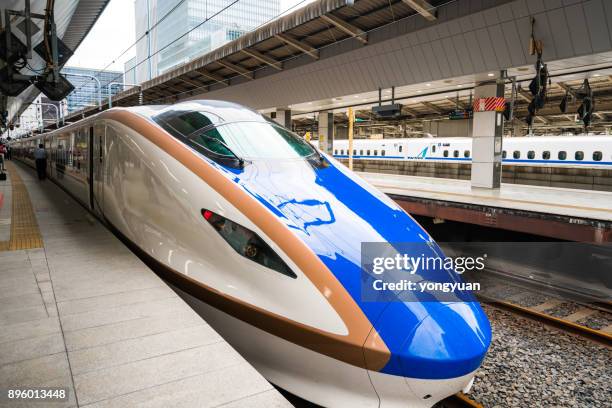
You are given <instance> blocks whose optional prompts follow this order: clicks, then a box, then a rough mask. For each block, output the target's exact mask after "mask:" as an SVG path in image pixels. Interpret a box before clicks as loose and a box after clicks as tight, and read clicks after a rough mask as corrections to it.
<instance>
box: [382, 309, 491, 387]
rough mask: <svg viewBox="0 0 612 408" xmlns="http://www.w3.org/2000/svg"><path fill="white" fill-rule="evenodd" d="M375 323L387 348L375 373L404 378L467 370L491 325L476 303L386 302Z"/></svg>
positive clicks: (481, 351)
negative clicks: (384, 360)
mask: <svg viewBox="0 0 612 408" xmlns="http://www.w3.org/2000/svg"><path fill="white" fill-rule="evenodd" d="M375 327H376V330H377V336H380V339H382V340H383V341H384V342H385V344H386V345H387V346H388V348H389V351H390V352H391V356H390V358H389V360H388V362H387V364H386V366H385V367H383V369H382V370H380V371H381V372H383V373H387V374H393V375H397V376H402V377H408V378H416V379H449V378H456V377H460V376H463V375H466V374H469V373H471V372H473V371H474V370H476V369H477V368H478V367H479V366H480V364H481V362H482V360H483V359H484V356H485V354H486V352H487V349H488V348H489V344H490V342H491V326H490V325H489V321H488V319H487V317H486V315H485V314H484V311H483V310H482V309H481V308H480V305H479V304H478V303H476V302H457V303H446V304H443V303H438V302H408V303H397V302H396V303H390V304H389V306H388V307H387V308H386V309H385V311H384V312H383V314H382V316H381V317H380V318H379V319H378V321H377V322H376V324H375ZM370 340H371V339H370Z"/></svg>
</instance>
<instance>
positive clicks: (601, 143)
mask: <svg viewBox="0 0 612 408" xmlns="http://www.w3.org/2000/svg"><path fill="white" fill-rule="evenodd" d="M333 154H334V157H336V158H347V157H348V140H335V141H334V147H333ZM353 158H355V159H357V160H402V161H404V160H408V161H426V162H432V163H471V161H472V139H471V138H469V137H445V138H444V137H440V138H438V137H436V138H423V137H419V138H408V139H355V140H354V141H353ZM502 162H503V163H504V164H509V165H516V166H535V167H565V168H568V167H569V168H572V167H573V168H594V169H602V168H604V169H605V168H607V169H612V136H610V135H583V136H535V137H508V138H504V140H503V150H502Z"/></svg>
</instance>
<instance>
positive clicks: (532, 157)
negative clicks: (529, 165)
mask: <svg viewBox="0 0 612 408" xmlns="http://www.w3.org/2000/svg"><path fill="white" fill-rule="evenodd" d="M527 158H528V159H530V160H533V159H535V152H534V151H533V150H530V151H528V152H527Z"/></svg>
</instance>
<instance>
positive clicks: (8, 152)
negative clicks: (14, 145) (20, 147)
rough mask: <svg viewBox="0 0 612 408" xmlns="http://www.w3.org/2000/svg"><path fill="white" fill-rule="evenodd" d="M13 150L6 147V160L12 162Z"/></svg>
mask: <svg viewBox="0 0 612 408" xmlns="http://www.w3.org/2000/svg"><path fill="white" fill-rule="evenodd" d="M12 150H13V149H11V146H9V145H6V154H5V155H4V157H5V158H6V160H11V158H12V154H13V152H12Z"/></svg>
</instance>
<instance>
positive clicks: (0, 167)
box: [0, 143, 6, 172]
mask: <svg viewBox="0 0 612 408" xmlns="http://www.w3.org/2000/svg"><path fill="white" fill-rule="evenodd" d="M5 157H6V146H5V145H4V144H3V143H0V172H3V171H4V158H5Z"/></svg>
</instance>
